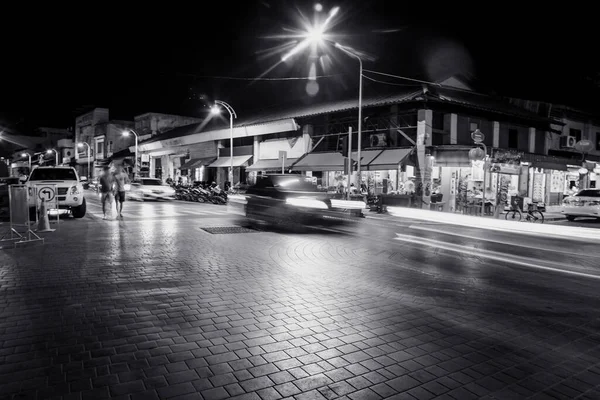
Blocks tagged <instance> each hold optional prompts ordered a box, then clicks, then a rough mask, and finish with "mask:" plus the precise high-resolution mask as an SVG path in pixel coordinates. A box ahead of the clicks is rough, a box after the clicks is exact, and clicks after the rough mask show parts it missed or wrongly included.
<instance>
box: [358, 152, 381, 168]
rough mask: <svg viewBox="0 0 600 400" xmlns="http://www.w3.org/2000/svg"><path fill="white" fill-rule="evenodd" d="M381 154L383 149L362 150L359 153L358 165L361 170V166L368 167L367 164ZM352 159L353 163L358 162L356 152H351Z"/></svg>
mask: <svg viewBox="0 0 600 400" xmlns="http://www.w3.org/2000/svg"><path fill="white" fill-rule="evenodd" d="M382 152H383V149H381V150H363V151H361V152H360V158H361V160H360V165H361V168H362V166H363V165H365V166H366V165H369V163H370V162H371V161H373V159H374V158H376V157H377V156H378V155H380V154H381V153H382ZM352 159H353V160H354V161H358V152H357V151H353V152H352Z"/></svg>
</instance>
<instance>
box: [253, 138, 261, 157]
mask: <svg viewBox="0 0 600 400" xmlns="http://www.w3.org/2000/svg"><path fill="white" fill-rule="evenodd" d="M252 155H253V156H254V161H253V163H254V164H255V163H257V162H258V160H260V136H254V143H253V148H252Z"/></svg>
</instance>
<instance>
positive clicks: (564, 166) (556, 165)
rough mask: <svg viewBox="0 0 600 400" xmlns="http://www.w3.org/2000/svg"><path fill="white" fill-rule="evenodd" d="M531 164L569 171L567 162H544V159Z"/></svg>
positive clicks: (537, 166)
mask: <svg viewBox="0 0 600 400" xmlns="http://www.w3.org/2000/svg"><path fill="white" fill-rule="evenodd" d="M531 166H532V167H534V168H543V169H554V170H557V171H568V170H569V168H567V164H561V163H552V162H544V161H533V162H532V163H531Z"/></svg>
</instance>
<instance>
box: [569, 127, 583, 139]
mask: <svg viewBox="0 0 600 400" xmlns="http://www.w3.org/2000/svg"><path fill="white" fill-rule="evenodd" d="M569 136H574V137H575V140H576V141H577V142H579V141H580V140H581V129H573V128H571V129H569Z"/></svg>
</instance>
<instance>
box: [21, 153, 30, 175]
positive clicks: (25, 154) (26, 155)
mask: <svg viewBox="0 0 600 400" xmlns="http://www.w3.org/2000/svg"><path fill="white" fill-rule="evenodd" d="M21 157H27V158H29V172H31V154H29V153H23V154H21Z"/></svg>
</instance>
